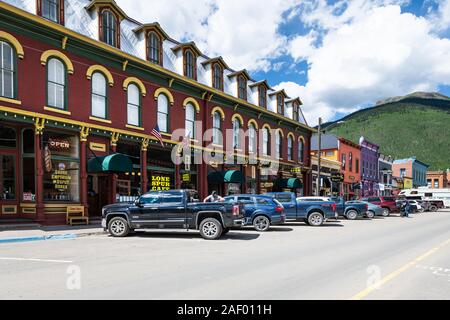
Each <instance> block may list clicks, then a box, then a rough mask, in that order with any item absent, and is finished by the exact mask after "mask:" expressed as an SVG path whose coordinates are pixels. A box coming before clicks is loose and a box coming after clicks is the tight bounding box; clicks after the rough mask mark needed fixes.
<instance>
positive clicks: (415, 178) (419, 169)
mask: <svg viewBox="0 0 450 320" xmlns="http://www.w3.org/2000/svg"><path fill="white" fill-rule="evenodd" d="M429 167H430V166H429V165H427V164H426V163H423V162H422V161H419V160H417V158H416V157H411V158H408V159H400V160H396V161H394V164H393V165H392V171H393V173H394V176H395V177H400V178H411V179H412V186H411V187H412V188H418V187H425V186H427V171H428V168H429ZM408 187H409V186H406V185H405V186H404V189H409V188H408Z"/></svg>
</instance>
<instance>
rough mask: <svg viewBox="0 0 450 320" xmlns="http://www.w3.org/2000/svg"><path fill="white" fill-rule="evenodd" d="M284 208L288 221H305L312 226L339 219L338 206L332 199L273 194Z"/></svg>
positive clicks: (270, 194)
mask: <svg viewBox="0 0 450 320" xmlns="http://www.w3.org/2000/svg"><path fill="white" fill-rule="evenodd" d="M267 195H268V196H271V197H273V198H275V199H277V200H278V201H279V202H281V204H282V205H283V207H284V212H285V214H286V220H296V221H303V222H305V223H306V224H308V225H310V226H314V227H315V226H321V225H323V224H324V223H325V222H326V221H327V220H328V219H337V218H338V215H337V211H336V209H337V205H336V203H335V202H334V201H331V200H330V199H323V198H320V197H317V198H314V197H304V198H297V196H296V194H295V193H293V192H271V193H268V194H267Z"/></svg>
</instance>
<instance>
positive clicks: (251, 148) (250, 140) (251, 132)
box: [248, 124, 257, 153]
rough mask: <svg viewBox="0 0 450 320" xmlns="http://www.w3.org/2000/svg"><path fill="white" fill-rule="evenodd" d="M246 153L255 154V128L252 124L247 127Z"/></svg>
mask: <svg viewBox="0 0 450 320" xmlns="http://www.w3.org/2000/svg"><path fill="white" fill-rule="evenodd" d="M248 131H249V132H248V151H249V152H251V153H255V152H256V143H257V142H256V127H255V125H254V124H250V125H249V126H248Z"/></svg>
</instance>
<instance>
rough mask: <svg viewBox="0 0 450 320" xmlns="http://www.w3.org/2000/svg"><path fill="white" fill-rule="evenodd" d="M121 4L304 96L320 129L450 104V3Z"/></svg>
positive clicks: (280, 0)
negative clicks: (414, 98)
mask: <svg viewBox="0 0 450 320" xmlns="http://www.w3.org/2000/svg"><path fill="white" fill-rule="evenodd" d="M117 2H118V4H119V5H120V6H121V7H122V8H123V9H124V10H125V11H126V12H127V13H128V14H129V15H130V16H131V17H133V18H135V19H137V20H139V21H141V22H153V21H158V22H159V23H160V24H161V25H162V27H163V28H164V29H165V30H166V31H167V32H168V33H169V35H170V36H171V37H173V38H174V39H177V40H180V41H195V42H196V44H197V46H198V47H199V48H200V49H201V50H202V51H203V52H204V53H205V54H207V55H209V56H211V57H213V56H219V55H220V56H223V57H224V59H225V61H226V62H227V63H228V65H230V67H232V68H233V69H235V70H238V69H241V68H246V69H247V70H249V71H250V73H251V75H252V77H253V78H254V79H257V80H262V79H267V80H268V82H269V83H270V85H271V86H272V87H275V88H277V89H278V88H284V89H285V90H286V91H287V92H288V94H289V95H290V96H292V97H297V96H298V97H300V99H302V101H303V102H304V106H303V111H304V113H305V115H306V118H307V120H308V122H309V123H311V124H313V123H316V121H317V119H318V117H322V118H323V119H324V120H326V121H329V120H335V119H338V118H340V117H342V116H344V115H346V114H348V113H350V112H353V111H356V110H358V109H360V108H363V107H367V106H371V105H373V104H374V103H376V102H377V101H379V100H382V99H385V98H388V97H392V96H400V95H406V94H409V93H412V92H414V91H439V92H441V93H443V94H446V95H450V40H449V38H450V28H449V27H450V0H440V1H437V0H425V1H418V0H339V1H327V0H166V1H159V0H147V1H129V0H117ZM148 8H151V10H149V9H148Z"/></svg>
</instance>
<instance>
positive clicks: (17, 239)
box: [0, 234, 80, 244]
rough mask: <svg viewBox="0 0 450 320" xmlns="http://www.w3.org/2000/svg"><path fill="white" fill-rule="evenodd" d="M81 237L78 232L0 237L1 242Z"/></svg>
mask: <svg viewBox="0 0 450 320" xmlns="http://www.w3.org/2000/svg"><path fill="white" fill-rule="evenodd" d="M78 237H80V235H77V234H61V235H50V236H35V237H23V238H4V239H0V244H2V243H18V242H32V241H50V240H64V239H75V238H78Z"/></svg>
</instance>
